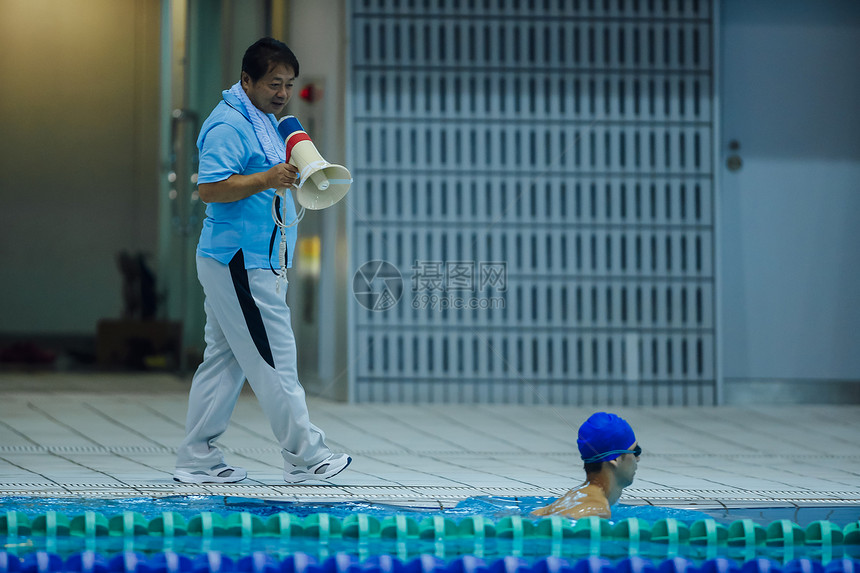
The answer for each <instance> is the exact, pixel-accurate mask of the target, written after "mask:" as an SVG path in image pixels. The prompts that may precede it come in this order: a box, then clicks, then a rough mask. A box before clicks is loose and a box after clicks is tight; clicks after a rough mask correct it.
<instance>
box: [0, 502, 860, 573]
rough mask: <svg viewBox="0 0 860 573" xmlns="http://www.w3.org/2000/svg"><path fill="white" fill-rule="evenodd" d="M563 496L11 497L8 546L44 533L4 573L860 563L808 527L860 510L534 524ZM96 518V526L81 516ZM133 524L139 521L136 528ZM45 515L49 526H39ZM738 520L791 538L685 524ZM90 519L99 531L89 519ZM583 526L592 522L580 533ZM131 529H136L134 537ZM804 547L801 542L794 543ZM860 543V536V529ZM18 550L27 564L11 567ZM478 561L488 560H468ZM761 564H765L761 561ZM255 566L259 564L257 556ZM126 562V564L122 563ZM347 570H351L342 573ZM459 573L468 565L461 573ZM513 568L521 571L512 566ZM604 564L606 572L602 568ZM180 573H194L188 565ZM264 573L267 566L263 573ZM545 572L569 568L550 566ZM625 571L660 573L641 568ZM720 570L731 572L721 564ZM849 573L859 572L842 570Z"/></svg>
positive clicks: (626, 513)
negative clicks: (437, 502) (111, 568)
mask: <svg viewBox="0 0 860 573" xmlns="http://www.w3.org/2000/svg"><path fill="white" fill-rule="evenodd" d="M552 499H553V498H546V497H528V498H511V497H489V496H487V497H473V498H469V499H466V500H463V501H462V502H460V503H459V504H457V506H456V507H453V508H446V509H443V508H426V507H424V508H421V507H403V506H399V505H388V504H379V503H369V502H360V501H351V502H337V503H293V502H284V501H276V500H264V499H250V498H240V497H221V496H182V497H179V496H177V497H162V498H130V499H81V498H74V499H66V498H48V499H46V498H35V497H7V498H3V499H0V541H2V540H3V539H4V537H3V533H4V531H8V519H9V517H7V516H8V515H9V514H8V513H7V512H19V513H18V515H23V516H24V518H25V519H28V520H29V521H30V522H31V523H33V528H32V532H28V533H29V534H27V535H19V536H17V537H9V536H6V537H5V539H6V543H5V555H6V557H3V553H4V552H3V550H2V549H0V573H9V572H11V571H15V570H18V569H15V567H18V565H19V563H18V558H20V559H21V561H20V563H21V564H24V565H26V564H27V563H29V569H28V568H27V567H24V568H23V569H22V572H23V573H53V572H54V571H59V569H57V567H60V568H62V569H65V570H74V571H81V569H80V567H82V566H83V565H82V563H85V562H86V563H89V564H90V569H88V570H87V571H88V573H106V572H107V571H108V569H105V567H107V565H106V564H107V562H108V560H110V559H112V558H115V557H117V556H120V555H123V554H131V553H134V554H136V555H140V556H145V557H146V558H148V559H155V560H156V561H157V560H158V559H161V560H162V561H163V559H164V555H167V554H170V555H173V554H176V555H183V556H186V557H188V558H199V557H200V556H202V555H203V556H205V555H210V554H215V553H217V555H218V556H220V557H218V559H217V560H216V561H218V563H221V561H220V559H221V558H222V557H223V559H224V561H223V563H225V564H229V567H227V565H224V567H227V568H226V569H223V568H222V569H219V568H216V569H217V571H216V569H213V565H212V563H210V562H209V561H206V562H205V563H203V564H202V565H201V564H199V563H198V564H197V565H194V566H192V565H193V564H192V563H191V561H187V562H185V563H186V565H188V567H190V568H192V569H194V571H192V572H191V573H195V572H196V573H229V572H231V571H233V569H230V567H233V568H235V567H238V566H239V565H238V564H239V562H240V561H241V560H242V559H243V558H247V557H248V556H251V555H258V556H259V555H265V556H269V557H271V558H272V559H275V561H276V562H277V567H276V569H278V570H277V571H260V572H259V573H303V572H302V571H299V570H298V569H297V565H296V564H295V562H291V563H292V564H285V563H286V561H285V560H286V559H287V558H288V557H290V556H296V555H299V556H304V557H302V559H307V560H308V561H307V563H315V564H317V565H319V566H320V567H322V564H323V563H328V565H326V566H325V567H322V569H321V570H320V571H316V570H308V571H307V573H360V572H358V571H353V570H351V569H350V568H351V567H352V568H353V569H354V568H355V567H358V565H357V564H361V563H365V562H370V561H373V560H375V561H374V562H375V563H377V565H378V562H379V559H380V557H382V556H388V557H390V558H391V559H395V561H393V562H391V563H397V564H401V565H404V564H406V563H412V562H415V560H416V559H419V558H420V557H421V556H426V557H428V558H432V559H431V560H430V561H427V563H426V564H425V565H427V566H431V565H432V563H437V564H438V563H443V564H444V565H445V567H448V568H449V569H446V572H447V573H538V572H533V571H532V569H529V571H525V570H523V571H520V570H519V569H521V568H527V569H528V568H532V567H543V568H544V569H546V566H547V565H546V561H545V560H546V558H547V557H553V558H558V559H563V560H567V561H566V562H567V563H571V564H573V563H585V565H582V566H581V567H580V569H582V567H585V568H586V571H573V572H570V573H611V572H610V571H608V570H607V571H604V569H606V567H610V566H611V567H616V566H617V567H620V568H621V569H624V567H627V568H630V567H632V565H630V563H631V562H630V559H633V558H636V559H640V558H644V559H646V561H648V560H650V561H648V562H649V563H650V562H654V563H660V564H661V566H660V567H661V568H660V571H659V573H691V572H689V571H684V570H682V571H675V570H670V571H663V569H665V568H666V567H669V568H670V569H672V568H673V567H675V568H677V566H678V565H677V563H675V562H674V561H672V560H673V559H682V560H685V562H686V563H689V564H690V566H691V567H692V566H695V567H700V566H703V565H707V564H709V563H712V562H713V560H714V559H726V560H728V561H726V562H727V563H731V564H734V566H737V567H740V566H742V565H743V566H746V567H747V568H749V567H750V565H749V564H750V563H753V564H754V566H753V569H755V568H756V567H759V568H760V567H764V568H765V570H763V571H759V570H758V569H755V570H754V571H746V570H745V571H742V572H741V573H779V572H778V571H776V570H773V569H772V567H774V566H776V565H779V564H782V565H785V566H787V564H789V563H794V562H795V561H797V560H798V559H811V560H812V561H809V562H810V563H816V564H818V565H817V566H815V567H813V569H814V570H809V571H806V570H803V571H798V572H797V573H825V572H824V570H823V569H821V570H819V569H818V568H817V567H823V566H824V565H826V564H829V563H841V561H840V560H841V559H843V558H844V557H846V556H847V557H848V558H852V559H856V558H860V547H854V546H848V545H846V546H843V545H842V544H841V541H840V542H839V543H836V542H832V540H833V539H841V537H838V538H837V537H832V538H828V539H829V540H828V541H827V543H824V542H819V543H817V544H810V543H808V542H805V540H804V539H802V538H803V535H804V530H807V528H808V527H810V526H814V524H816V523H818V526H819V529H818V530H817V531H819V532H821V531H824V529H826V528H824V529H822V527H821V523H820V522H822V521H826V522H827V523H826V525H828V526H829V527H831V529H833V528H835V529H838V530H840V531H839V535H840V536H841V535H842V533H841V529H842V528H846V531H848V529H850V528H855V529H856V525H855V524H856V523H857V520H858V517H860V507H857V506H853V507H852V506H846V507H837V506H828V507H804V508H754V509H731V510H728V509H724V510H720V511H713V510H701V511H700V510H691V509H678V508H665V507H653V506H628V505H623V504H618V505H616V506H615V507H613V518H612V520H599V519H597V518H592V519H590V520H580V521H579V522H575V523H574V524H573V525H572V522H571V521H570V520H565V519H556V520H549V519H541V520H536V519H532V518H530V517H529V513H530V512H531V511H532V510H533V509H535V508H537V507H540V506H542V505H545V504H547V503H549V502H550V501H551V500H552ZM52 512H53V515H54V517H52V518H51V519H52V520H54V521H53V522H52V523H54V524H55V526H56V523H57V521H56V516H57V515H59V516H61V517H63V519H64V521H62V525H63V527H65V529H62V528H55V529H54V530H52V531H60V530H62V532H63V533H62V534H56V533H55V534H52V535H48V534H46V533H45V532H46V531H47V530H48V529H47V528H46V526H45V523H46V515H47V514H49V513H52ZM168 514H170V515H178V516H181V518H179V519H181V520H184V522H186V523H187V531H182V534H181V535H180V534H176V535H174V534H172V533H170V534H167V533H166V531H167V528H166V527H165V528H164V529H163V530H162V531H160V532H157V533H153V532H152V531H153V530H152V529H151V528H150V530H149V531H147V526H148V524H149V525H150V526H151V525H152V523H153V522H155V521H159V520H163V519H166V518H165V517H164V516H165V515H168ZM84 516H85V517H86V519H82V517H84ZM134 517H136V518H137V519H138V520H139V523H140V525H135V523H133V518H134ZM239 517H241V520H240V519H238V518H239ZM97 518H98V519H97ZM124 518H127V519H128V520H129V521H128V525H127V526H126V525H122V524H120V526H121V527H124V528H125V529H120V530H119V531H120V532H119V533H118V532H117V523H119V522H117V519H119V520H120V522H121V521H122V519H124ZM4 519H5V520H6V521H5V522H4ZM13 519H17V518H13ZM40 519H41V520H42V527H41V529H39V528H37V527H36V525H35V523H36V521H38V520H40ZM171 519H172V518H171ZM109 520H110V524H108V521H109ZM739 520H740V521H744V522H747V521H750V523H751V522H755V523H756V524H757V530H758V531H759V532H760V533H761V535H764V534H765V528H768V531H767V535H768V536H770V535H771V529H772V528H771V527H769V526H770V525H773V524H776V525H778V527H777V529H778V530H779V531H777V534H778V538H777V541H780V540H787V541H783V542H777V543H773V542H772V541H773V540H772V539H771V538H770V537H768V538H767V539H765V538H764V537H761V538H756V537H755V536H756V535H758V533H757V532H756V528H754V527H753V526H752V525H750V524H746V525H745V526H744V527H745V528H747V529H749V531H750V532H752V533H750V535H752V537H751V538H748V539H747V541H744V540H743V539H742V540H741V542H740V543H735V544H734V545H732V543H731V542H729V543H727V542H726V540H725V537H723V538H722V541H720V542H718V541H717V536H716V535H714V536H713V537H709V538H708V540H707V541H702V539H703V538H701V537H698V538H697V539H699V541H700V542H693V541H692V539H693V536H692V535H690V538H689V540H688V539H685V538H683V536H679V535H678V533H679V530H680V529H683V528H687V531H689V532H691V531H693V530H694V528H696V527H697V526H698V527H699V530H701V529H702V528H701V527H700V526H701V525H702V524H703V523H708V522H710V525H709V527H710V528H711V530H713V529H714V528H715V527H718V526H717V525H714V524H720V526H719V527H722V528H723V530H727V529H729V528H730V527H731V526H732V524H735V523H736V522H738V521H739ZM85 522H86V525H83V524H84V523H85ZM240 522H241V527H240V526H239V524H240ZM207 524H208V525H207ZM231 524H232V525H231ZM273 524H274V525H275V528H274V529H272V525H273ZM640 524H644V525H640ZM162 525H164V524H163V523H162ZM258 525H259V528H258ZM582 525H588V527H580V526H582ZM622 525H623V526H624V527H622V529H623V530H624V531H625V532H626V533H625V535H626V537H625V536H619V534H618V533H617V528H618V527H619V526H622ZM634 526H635V527H643V526H644V527H645V528H646V529H647V528H649V527H650V526H654V528H653V531H651V530H649V535H650V534H651V533H652V532H653V534H654V538H652V539H650V540H649V539H648V536H640V535H639V534H638V533H637V534H636V535H633V534H632V531H633V529H634ZM658 526H659V527H662V529H661V531H663V532H664V534H665V533H666V531H670V532H671V531H673V528H674V533H675V535H674V537H673V536H672V535H668V536H666V535H664V537H663V539H662V541H655V539H656V538H657V537H658V534H657V530H658ZM723 526H725V527H723ZM183 527H184V526H183ZM266 528H268V529H266ZM577 528H578V529H577ZM780 528H781V529H780ZM747 529H744V531H746V530H747ZM16 531H17V530H16ZM22 531H23V530H22ZM128 531H131V532H134V533H133V534H130V533H123V532H128ZM171 531H173V530H172V529H171ZM781 531H784V532H785V534H784V535H783V534H782V533H780V532H781ZM807 531H808V530H807ZM40 532H41V533H40ZM237 532H239V533H237ZM712 532H713V531H712ZM186 533H187V534H186ZM780 536H782V537H780ZM796 536H799V537H796ZM750 539H751V540H750ZM795 539H797V540H799V541H798V542H795ZM852 539H860V531H858V535H857V536H855V537H853V538H852ZM852 543H853V542H852ZM858 545H860V544H858ZM213 552H214V553H213ZM84 554H87V555H97V556H99V559H100V561H99V563H101V564H102V565H104V567H102V570H99V571H96V570H95V569H93V567H94V563H95V562H94V561H92V559H90V561H86V560H84V561H82V558H81V555H84ZM9 555H13V556H15V557H14V558H11V560H10V558H9ZM35 555H41V556H42V557H41V559H42V560H41V561H38V560H37V561H38V562H37V561H33V559H35V557H33V556H35ZM46 555H47V556H53V557H56V558H57V559H61V560H62V563H61V564H60V565H57V564H56V563H59V562H51V561H50V559H48V557H45V556H46ZM471 558H474V559H478V560H479V561H468V559H471ZM4 559H6V562H8V563H10V564H11V565H7V566H5V568H4V565H3V563H4ZM27 559H30V561H29V562H28V561H27ZM46 559H48V560H47V561H46ZM70 559H71V560H73V562H72V563H71V564H69V562H68V560H70ZM207 559H208V558H207ZM259 559H260V558H258V559H257V561H259ZM267 559H268V557H267ZM332 559H334V561H332ZM338 559H340V561H341V562H342V563H340V562H339V561H338ZM464 559H466V561H464ZM505 559H508V561H505ZM511 559H513V561H510V560H511ZM589 559H591V561H589ZM594 559H597V560H598V561H594ZM762 559H763V560H764V561H762V562H761V563H759V560H762ZM583 560H584V561H583ZM55 561H56V560H55ZM50 563H54V565H50ZM159 563H161V562H160V561H159ZM165 563H166V562H165ZM243 563H246V565H247V563H248V562H247V561H243ZM262 563H263V562H262V561H259V563H257V565H260V566H261V567H262ZM338 563H340V564H338ZM391 563H389V565H391ZM468 563H471V565H468ZM481 563H483V565H481V567H484V568H489V569H492V568H491V567H490V566H489V564H490V563H493V564H495V565H494V567H495V568H496V569H499V568H501V569H502V570H499V571H493V570H488V571H481V570H480V569H481V567H479V566H478V565H480V564H481ZM667 563H670V565H666V564H667ZM671 563H675V565H672V564H671ZM768 563H770V564H771V565H768ZM852 563H853V562H852ZM518 564H519V565H518ZM538 564H541V565H540V566H539V565H538ZM622 564H624V565H623V566H622ZM162 565H164V564H163V563H162ZM174 565H176V563H174ZM467 565H468V566H467ZM520 565H522V567H520ZM604 565H605V566H606V567H604ZM118 566H122V567H124V565H122V564H121V563H120V565H118ZM164 566H165V567H166V565H164ZM176 566H177V567H179V565H176ZM341 566H343V567H345V568H346V569H344V570H343V571H342V570H341ZM391 566H392V567H393V565H391ZM664 566H665V567H664ZM10 567H12V568H10ZM159 567H161V565H159ZM195 567H196V569H195ZM218 567H221V566H220V565H219V566H218ZM255 567H256V566H255ZM416 567H419V569H421V570H420V571H415V572H413V573H428V572H427V571H424V570H423V569H422V568H423V567H424V565H421V563H420V562H419V564H418V565H416ZM451 567H454V568H455V569H457V570H456V571H454V570H450V568H451ZM511 567H513V569H514V570H512V571H509V570H508V569H510V568H511ZM595 567H596V568H597V570H593V569H594V568H595ZM809 567H812V565H810V566H809ZM852 567H853V565H852ZM332 568H334V569H332ZM431 568H432V567H431ZM705 568H706V569H707V568H708V567H705ZM768 568H771V569H768ZM168 569H169V568H168ZM180 569H181V568H180ZM640 569H641V567H640ZM682 569H683V567H682ZM718 569H719V568H718ZM852 571H853V570H852ZM136 573H145V572H142V571H137V572H136ZM169 573H173V572H169ZM175 573H182V572H181V571H180V570H179V569H177V570H176V572H175ZM253 573H258V572H257V571H256V570H254V571H253ZM382 573H385V572H382ZM390 573H405V572H400V571H391V572H390ZM540 573H563V572H562V571H561V570H559V571H544V570H543V569H542V570H541V571H540ZM620 573H658V572H657V571H656V570H655V571H653V572H650V571H644V570H643V571H638V570H637V571H621V572H620ZM702 573H704V572H702ZM709 573H710V572H709ZM712 573H731V572H730V571H723V570H721V569H720V570H717V571H714V572H712ZM783 573H790V572H783ZM839 573H852V572H847V571H843V570H839ZM856 573H860V566H858V568H857V569H856Z"/></svg>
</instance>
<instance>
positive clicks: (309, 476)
mask: <svg viewBox="0 0 860 573" xmlns="http://www.w3.org/2000/svg"><path fill="white" fill-rule="evenodd" d="M351 461H352V458H351V457H349V456H348V455H346V454H332V455H330V456H329V457H327V458H326V459H324V460H323V461H321V462H319V463H316V464H314V465H312V466H294V465H293V464H290V463H287V464H284V481H285V482H288V483H299V482H303V481H306V480H327V479H329V478H330V477H334V476H336V475H337V474H339V473H340V472H342V471H343V470H345V469H346V466H348V465H349V463H350V462H351Z"/></svg>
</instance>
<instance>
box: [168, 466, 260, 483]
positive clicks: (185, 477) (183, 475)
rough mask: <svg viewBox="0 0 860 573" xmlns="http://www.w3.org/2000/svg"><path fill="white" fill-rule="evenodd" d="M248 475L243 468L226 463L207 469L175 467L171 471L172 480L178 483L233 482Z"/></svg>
mask: <svg viewBox="0 0 860 573" xmlns="http://www.w3.org/2000/svg"><path fill="white" fill-rule="evenodd" d="M246 477H248V472H246V471H245V469H244V468H237V467H233V466H228V465H227V464H218V465H217V466H214V467H212V468H209V469H208V470H194V471H193V472H191V471H187V470H180V469H176V470H174V471H173V481H178V482H180V483H234V482H237V481H242V480H243V479H245V478H246Z"/></svg>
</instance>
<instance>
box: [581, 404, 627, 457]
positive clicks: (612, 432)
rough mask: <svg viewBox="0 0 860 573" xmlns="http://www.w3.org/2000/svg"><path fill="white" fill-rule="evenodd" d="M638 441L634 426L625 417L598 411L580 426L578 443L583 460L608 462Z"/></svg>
mask: <svg viewBox="0 0 860 573" xmlns="http://www.w3.org/2000/svg"><path fill="white" fill-rule="evenodd" d="M634 442H636V436H635V434H633V428H631V427H630V424H628V423H627V422H626V421H625V420H624V418H622V417H620V416H616V415H615V414H609V413H607V412H597V413H595V414H592V415H591V416H590V417H589V418H588V419H587V420H586V421H585V422H584V423H583V424H582V425H581V426H580V427H579V437H578V438H577V440H576V445H578V446H579V453H580V455H581V456H582V459H583V461H585V462H586V463H592V462H608V461H609V460H614V459H615V458H617V457H618V456H620V455H621V453H620V452H623V451H624V450H627V449H628V448H629V447H630V446H632V445H633V443H634Z"/></svg>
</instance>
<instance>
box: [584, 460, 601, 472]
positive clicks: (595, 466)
mask: <svg viewBox="0 0 860 573" xmlns="http://www.w3.org/2000/svg"><path fill="white" fill-rule="evenodd" d="M584 469H585V475H591V474H599V473H600V470H601V469H603V462H589V463H586V464H585V465H584Z"/></svg>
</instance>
